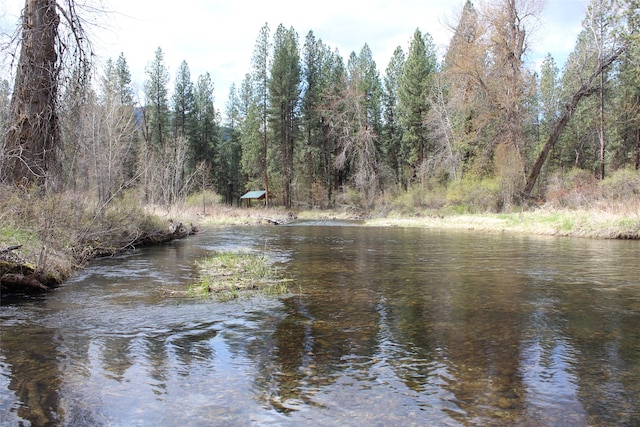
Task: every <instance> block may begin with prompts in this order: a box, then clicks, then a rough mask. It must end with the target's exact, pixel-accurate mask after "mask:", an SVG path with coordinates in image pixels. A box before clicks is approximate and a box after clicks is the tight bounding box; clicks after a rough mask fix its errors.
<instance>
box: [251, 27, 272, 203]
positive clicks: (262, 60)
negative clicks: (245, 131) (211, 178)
mask: <svg viewBox="0 0 640 427" xmlns="http://www.w3.org/2000/svg"><path fill="white" fill-rule="evenodd" d="M269 34H270V30H269V25H268V24H265V25H264V26H263V27H262V28H261V29H260V33H259V34H258V40H257V41H256V46H255V48H254V52H253V58H252V69H253V72H252V82H253V84H254V88H253V91H254V95H255V97H256V100H255V101H256V107H257V108H258V111H257V113H258V115H259V117H260V122H259V126H260V127H259V128H258V129H255V130H252V131H251V133H252V134H255V132H259V133H260V134H261V136H262V138H261V139H260V140H261V144H262V149H261V158H260V169H259V170H260V171H261V174H262V184H263V188H264V190H265V191H266V192H267V197H266V199H265V202H266V205H267V206H268V205H269V196H268V194H269V172H268V167H269V160H268V155H269V141H268V135H267V133H268V123H267V114H268V108H269V88H268V83H269V64H270V57H269V53H270V43H269ZM249 123H252V122H249ZM245 125H248V123H245ZM253 139H254V138H249V139H248V140H247V141H253ZM250 151H253V150H250Z"/></svg>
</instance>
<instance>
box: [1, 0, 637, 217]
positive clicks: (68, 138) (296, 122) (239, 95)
mask: <svg viewBox="0 0 640 427" xmlns="http://www.w3.org/2000/svg"><path fill="white" fill-rule="evenodd" d="M56 3H60V4H59V5H58V7H57V8H56ZM73 5H74V2H73V1H72V0H67V1H66V2H62V1H59V2H56V1H51V0H49V1H44V0H27V1H26V7H25V9H24V13H23V21H24V22H28V21H29V20H34V19H36V18H38V19H39V20H40V21H41V22H44V23H45V27H46V28H42V29H40V30H38V29H37V28H35V27H27V26H24V29H23V33H22V36H21V38H20V39H19V40H18V41H19V45H20V48H21V51H20V53H21V55H20V60H19V62H18V64H17V66H16V67H15V70H14V71H15V73H14V74H15V81H14V82H13V84H12V83H11V82H8V81H6V80H5V81H3V82H2V85H1V88H0V104H1V105H0V109H1V114H0V117H1V123H0V126H1V130H2V134H3V135H4V138H3V140H2V145H1V146H0V178H1V179H2V181H3V182H4V183H7V184H12V185H15V184H21V185H24V184H29V185H36V186H38V187H40V188H46V189H47V191H56V192H60V191H73V192H80V193H82V194H91V195H93V196H95V198H96V200H98V201H101V202H104V203H107V202H109V201H110V200H112V199H113V198H114V197H117V196H118V195H121V194H122V193H124V192H126V191H128V192H131V191H137V192H138V194H139V197H140V198H141V199H143V200H144V202H145V203H151V204H161V205H172V204H175V203H177V202H180V201H182V200H184V199H185V198H186V197H188V196H189V195H190V194H193V193H194V192H211V193H215V194H217V195H219V196H218V197H220V199H221V200H223V201H224V203H227V204H232V205H237V204H238V203H239V198H240V196H241V195H242V194H244V193H245V192H246V191H249V190H266V191H267V192H268V194H269V197H268V198H267V204H268V205H272V206H282V207H284V208H286V209H292V208H333V207H337V206H352V207H354V208H357V209H360V210H362V211H364V212H369V211H372V210H375V209H377V210H384V209H391V208H399V209H401V210H402V209H440V208H443V207H446V206H456V207H457V209H458V210H460V211H471V212H483V211H489V212H500V211H503V210H507V211H508V210H510V209H511V208H513V207H514V206H522V205H530V204H535V203H541V202H542V201H544V200H546V199H547V198H548V197H555V198H557V197H561V193H562V192H563V191H564V189H566V187H567V186H570V187H571V186H583V187H585V188H587V187H588V186H589V185H590V186H594V185H596V186H597V185H599V184H602V183H605V182H608V181H607V180H609V181H614V182H613V183H610V186H613V187H615V188H616V189H619V187H621V186H622V187H624V184H625V183H628V182H629V181H632V182H635V183H636V184H637V183H638V182H639V181H640V179H639V178H638V177H637V173H636V172H635V171H637V170H638V168H639V167H640V114H639V112H640V63H639V60H640V51H639V49H640V44H639V43H640V42H639V41H638V36H637V30H638V25H639V19H640V18H639V15H640V13H639V12H638V9H639V7H638V2H637V0H592V1H591V3H590V4H589V6H588V8H587V10H586V11H585V16H584V20H583V29H582V32H581V33H580V34H579V36H578V38H577V40H576V43H575V49H574V51H573V52H572V53H571V55H570V56H569V58H568V60H567V62H566V64H565V65H564V67H563V68H562V69H560V68H559V66H558V64H557V63H556V61H555V59H554V58H553V57H552V56H551V55H548V56H547V57H546V58H545V59H544V62H543V64H542V66H541V67H540V70H539V71H538V70H534V69H532V68H531V65H528V63H527V60H526V59H527V55H528V54H529V53H530V52H529V50H528V49H529V36H530V33H529V26H531V25H532V24H533V23H534V21H535V20H536V19H539V15H540V11H541V7H542V3H541V2H539V1H537V0H522V1H515V0H486V1H482V2H478V3H477V4H476V3H473V2H471V1H467V2H466V3H465V4H464V7H463V8H462V12H461V13H460V15H459V17H458V22H457V23H455V24H453V25H452V28H451V30H452V38H451V41H450V44H449V46H448V48H447V50H446V53H445V55H444V56H442V57H439V56H438V53H437V52H436V48H435V46H434V43H433V40H432V38H431V36H430V34H429V33H428V32H423V31H421V30H420V29H416V30H415V33H414V35H413V38H412V39H411V40H410V41H409V43H408V46H405V47H403V46H398V47H397V48H396V50H395V52H394V53H393V56H392V58H390V60H389V62H388V64H386V67H385V68H384V70H383V71H381V70H379V67H378V64H376V63H375V61H374V60H373V54H372V52H371V50H370V48H369V47H368V45H366V44H365V45H364V46H363V47H362V49H361V50H360V51H359V52H351V53H350V54H349V56H348V57H346V59H345V58H344V57H343V56H341V53H340V52H338V51H337V50H335V49H331V48H330V47H329V46H328V45H326V44H325V43H324V42H323V41H322V39H320V38H318V37H317V36H316V35H315V34H314V33H313V31H310V32H309V33H308V34H306V36H304V39H301V38H300V36H299V35H298V34H297V33H296V31H295V29H294V28H285V27H284V26H283V25H282V24H281V25H279V26H278V27H277V28H276V29H275V31H273V32H272V31H271V29H270V27H269V25H268V24H265V26H264V27H263V28H261V29H259V32H258V37H257V40H256V43H255V48H254V53H253V57H252V58H251V69H250V70H248V71H247V73H246V75H245V76H239V79H240V78H242V80H241V82H240V83H239V84H238V85H234V86H232V88H231V90H230V93H229V95H228V100H227V101H226V107H225V111H224V112H221V111H216V109H215V107H214V103H213V96H214V82H213V81H212V79H211V76H210V75H209V74H208V73H205V74H204V75H200V76H198V77H197V79H195V80H194V79H192V77H191V74H190V70H189V66H188V64H187V63H186V61H183V62H182V63H181V64H179V66H178V68H177V71H176V73H175V76H173V82H172V76H170V74H169V71H168V69H169V68H168V66H167V64H166V63H165V60H164V52H163V50H162V47H158V49H157V50H156V52H155V54H154V55H153V57H152V58H151V60H150V61H149V63H148V65H147V68H146V76H145V85H144V97H143V98H144V99H139V98H140V97H139V96H136V94H135V93H134V90H133V88H132V85H131V74H130V71H129V68H128V65H127V60H126V58H125V57H124V55H120V56H119V57H118V58H116V59H109V60H108V61H107V62H106V66H105V67H104V69H102V70H95V69H94V68H93V64H92V62H91V56H92V55H91V54H90V49H91V47H90V45H88V44H87V43H88V42H87V41H86V37H84V36H83V34H84V31H85V29H84V28H83V25H84V22H83V20H82V17H81V16H79V15H78V14H74V10H75V9H74V8H73ZM65 7H66V9H65ZM58 10H63V11H64V10H66V11H67V12H68V13H63V14H60V13H58V12H57V11H58ZM38 14H41V15H42V16H36V15H38ZM61 16H62V18H61ZM27 28H30V29H31V30H27ZM36 30H37V31H36ZM38 31H40V32H38ZM37 40H41V42H40V43H38V44H37V46H38V47H37V48H36V49H30V46H31V45H34V44H35V43H36V41H37ZM43 40H44V41H45V42H42V41H43ZM61 46H64V49H63V48H62V47H61ZM5 53H6V52H5ZM29 55H32V57H29ZM150 56H151V55H150ZM29 61H31V63H34V61H35V63H38V62H40V63H42V64H43V66H42V67H34V68H37V70H36V71H35V72H29V71H28V70H27V67H25V66H24V65H23V64H26V63H27V62H29ZM212 66H215V64H212ZM36 104H37V105H36ZM38 108H39V109H40V111H38ZM634 188H635V190H634V194H635V193H637V191H638V190H637V185H635V186H634ZM616 191H617V190H616ZM621 191H622V190H621Z"/></svg>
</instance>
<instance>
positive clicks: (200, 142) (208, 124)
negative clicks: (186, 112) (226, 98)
mask: <svg viewBox="0 0 640 427" xmlns="http://www.w3.org/2000/svg"><path fill="white" fill-rule="evenodd" d="M213 86H214V85H213V80H212V79H211V75H210V74H209V73H205V74H202V75H200V76H198V80H197V83H196V86H195V88H194V102H193V132H192V135H191V153H192V156H193V162H194V166H195V164H199V163H204V164H205V165H207V167H208V168H209V170H210V171H211V172H212V173H213V174H215V171H216V170H217V165H216V158H217V147H218V141H219V129H218V121H217V118H216V111H215V106H214V97H213V89H214V87H213ZM212 177H213V176H212Z"/></svg>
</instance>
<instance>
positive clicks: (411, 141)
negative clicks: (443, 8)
mask: <svg viewBox="0 0 640 427" xmlns="http://www.w3.org/2000/svg"><path fill="white" fill-rule="evenodd" d="M435 72H436V56H435V48H434V47H433V43H432V41H431V36H430V35H428V34H427V35H425V37H423V36H422V33H421V32H420V30H418V29H417V30H416V31H415V32H414V34H413V39H412V41H411V45H410V46H409V53H408V55H407V60H406V62H405V64H404V67H403V69H402V76H401V78H400V81H399V85H398V107H399V112H400V123H401V124H402V126H403V135H402V153H401V164H402V166H403V167H408V168H409V170H411V171H412V175H413V176H417V175H418V170H419V169H421V168H424V166H425V164H426V162H427V156H428V155H429V154H430V152H431V151H432V147H431V144H430V141H429V129H428V128H427V127H426V119H427V114H428V113H429V110H430V90H431V87H432V84H433V78H434V73H435Z"/></svg>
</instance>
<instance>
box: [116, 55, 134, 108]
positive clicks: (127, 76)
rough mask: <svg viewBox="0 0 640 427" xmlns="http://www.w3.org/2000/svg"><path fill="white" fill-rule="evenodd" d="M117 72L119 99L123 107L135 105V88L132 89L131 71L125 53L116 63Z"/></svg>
mask: <svg viewBox="0 0 640 427" xmlns="http://www.w3.org/2000/svg"><path fill="white" fill-rule="evenodd" d="M115 71H116V76H117V81H118V98H119V101H120V104H122V105H133V104H134V97H133V88H132V87H131V71H130V70H129V65H128V64H127V60H126V59H125V57H124V53H122V52H120V55H119V56H118V59H116V63H115Z"/></svg>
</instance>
